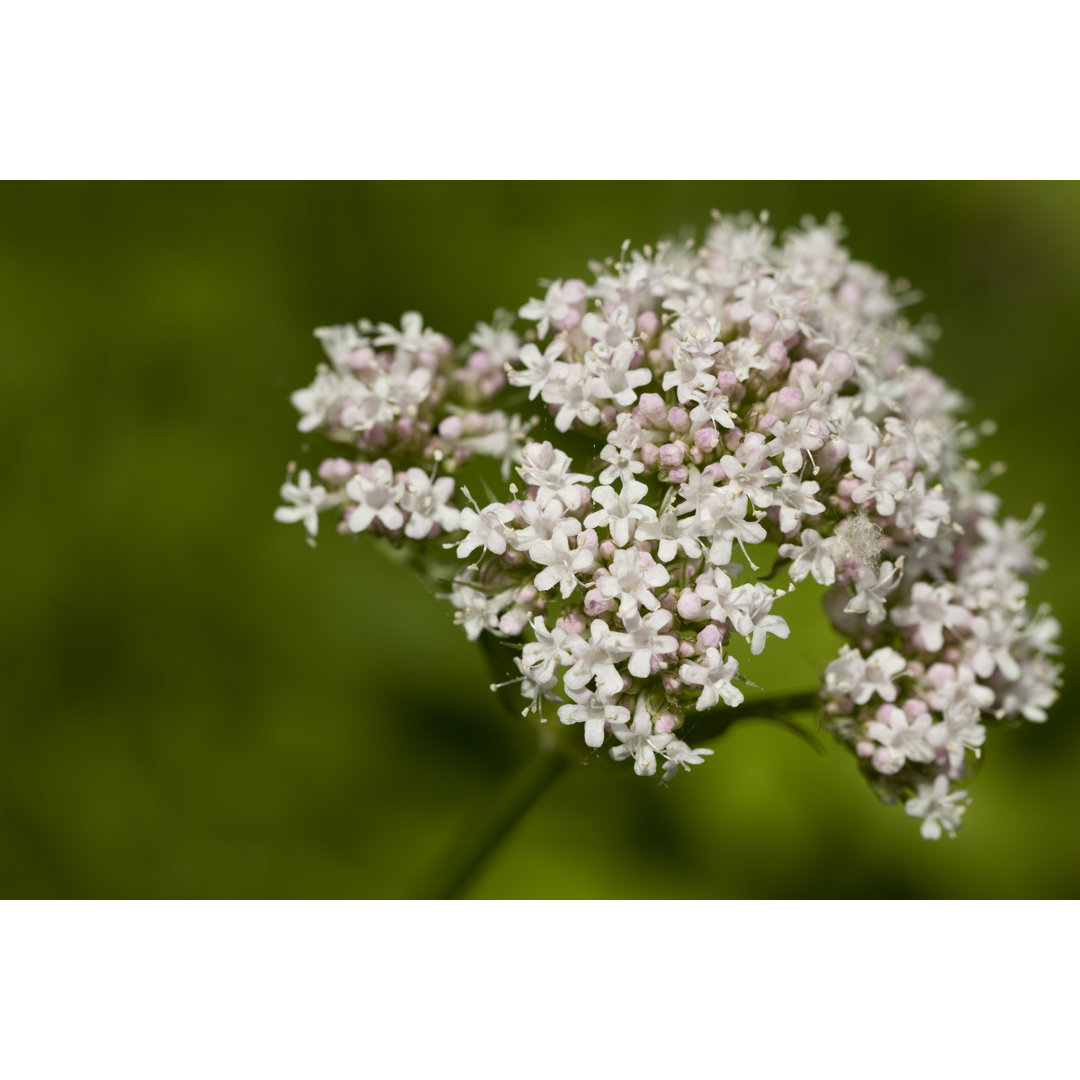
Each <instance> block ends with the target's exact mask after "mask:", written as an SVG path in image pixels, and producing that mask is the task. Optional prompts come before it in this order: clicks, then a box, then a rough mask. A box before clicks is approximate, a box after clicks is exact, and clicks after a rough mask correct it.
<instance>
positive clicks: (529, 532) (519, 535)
mask: <svg viewBox="0 0 1080 1080" xmlns="http://www.w3.org/2000/svg"><path fill="white" fill-rule="evenodd" d="M517 509H518V513H519V514H520V515H521V517H522V518H523V519H524V521H525V527H524V528H522V529H517V530H515V532H514V534H513V536H512V537H510V543H511V545H512V546H513V547H515V548H517V550H518V551H524V552H526V553H528V552H530V551H532V548H533V545H534V544H535V543H537V542H538V541H540V540H550V539H552V537H554V536H555V534H556V533H562V535H563V536H565V537H567V538H569V537H571V536H576V535H577V534H578V533H579V532H581V522H580V521H578V519H577V518H576V517H570V516H569V515H568V514H567V512H566V507H565V506H563V503H562V500H561V499H558V498H555V497H551V498H549V499H548V500H547V502H544V503H539V502H533V500H532V499H526V500H524V501H522V502H519V503H518V504H517ZM533 561H534V562H535V561H536V560H535V559H534V560H533Z"/></svg>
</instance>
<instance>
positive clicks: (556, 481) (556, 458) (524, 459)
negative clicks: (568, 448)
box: [518, 442, 592, 502]
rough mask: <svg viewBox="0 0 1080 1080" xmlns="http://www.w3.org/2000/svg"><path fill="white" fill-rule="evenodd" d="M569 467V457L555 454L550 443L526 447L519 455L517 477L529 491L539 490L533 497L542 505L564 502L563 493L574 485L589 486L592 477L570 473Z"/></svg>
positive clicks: (561, 452) (560, 451) (556, 452)
mask: <svg viewBox="0 0 1080 1080" xmlns="http://www.w3.org/2000/svg"><path fill="white" fill-rule="evenodd" d="M571 464H572V463H571V461H570V457H569V455H567V454H564V453H563V451H562V450H556V449H555V447H553V446H552V445H551V443H550V442H542V443H529V444H527V445H526V446H525V447H524V449H522V451H521V465H520V466H519V467H518V474H519V475H520V476H521V479H522V480H524V481H525V483H526V484H528V485H529V486H530V487H536V488H539V491H538V493H537V496H536V497H537V500H538V501H539V502H543V501H544V500H545V498H550V497H552V496H554V497H555V498H563V493H564V492H565V491H566V490H567V489H568V488H570V487H573V485H574V484H588V483H591V482H592V477H591V476H586V475H585V474H584V473H575V472H571V471H570V466H571ZM564 501H565V500H564Z"/></svg>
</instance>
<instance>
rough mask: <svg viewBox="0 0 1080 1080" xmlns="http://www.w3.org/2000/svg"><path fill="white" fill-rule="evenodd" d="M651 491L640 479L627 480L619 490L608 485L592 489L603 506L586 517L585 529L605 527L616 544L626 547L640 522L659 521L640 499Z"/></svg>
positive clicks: (653, 511)
mask: <svg viewBox="0 0 1080 1080" xmlns="http://www.w3.org/2000/svg"><path fill="white" fill-rule="evenodd" d="M648 494H649V489H648V487H647V486H646V485H645V484H642V483H639V482H638V481H637V480H629V481H625V480H624V481H623V485H622V491H621V492H619V493H616V491H615V489H614V488H610V487H606V486H605V487H596V488H593V493H592V497H593V502H596V503H599V504H600V506H601V508H602V509H600V510H597V511H595V512H594V513H592V514H590V515H589V516H588V517H587V518H586V519H585V528H586V529H595V528H603V527H605V526H606V527H607V528H608V530H609V531H610V532H611V539H612V540H614V541H615V543H616V545H618V546H619V547H626V545H627V544H629V543H630V538H631V537H632V536H633V535H634V528H635V526H636V523H637V522H642V521H655V520H656V511H655V510H654V509H653V508H652V507H651V506H649V504H648V503H644V502H642V501H641V500H642V499H643V498H645V496H646V495H648Z"/></svg>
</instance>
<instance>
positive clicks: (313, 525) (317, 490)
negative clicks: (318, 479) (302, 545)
mask: <svg viewBox="0 0 1080 1080" xmlns="http://www.w3.org/2000/svg"><path fill="white" fill-rule="evenodd" d="M296 479H297V483H295V484H293V483H291V482H288V481H287V482H286V483H284V484H282V485H281V497H282V498H283V499H284V500H285V501H286V502H287V503H292V505H291V506H279V507H278V508H277V509H276V510H275V511H274V520H275V521H283V522H285V523H286V524H292V523H293V522H296V521H302V522H303V523H304V528H305V529H307V531H308V533H309V534H310V535H311V536H315V535H317V534H318V531H319V511H320V510H325V509H326V508H327V507H328V506H334V505H336V503H337V502H339V501H340V500H338V499H335V498H333V497H332V496H328V495H327V493H326V488H324V487H320V486H319V485H318V484H316V485H315V486H314V487H312V486H311V473H309V472H308V471H307V469H301V470H300V472H299V474H298V476H297V478H296Z"/></svg>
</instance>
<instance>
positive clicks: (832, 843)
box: [0, 183, 1080, 898]
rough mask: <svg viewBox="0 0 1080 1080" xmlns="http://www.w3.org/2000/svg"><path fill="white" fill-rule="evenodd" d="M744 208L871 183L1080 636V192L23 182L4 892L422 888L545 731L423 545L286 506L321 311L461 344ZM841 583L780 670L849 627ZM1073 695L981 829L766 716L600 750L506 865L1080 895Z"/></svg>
mask: <svg viewBox="0 0 1080 1080" xmlns="http://www.w3.org/2000/svg"><path fill="white" fill-rule="evenodd" d="M713 207H717V208H720V209H722V210H741V209H750V210H754V211H757V210H760V209H768V210H770V211H771V214H772V221H773V223H774V224H775V225H778V226H780V227H785V226H788V225H794V224H796V223H797V222H798V220H799V218H800V217H801V216H802V215H803V214H805V213H812V214H815V215H817V216H818V217H823V216H824V215H825V214H827V213H828V212H830V211H834V210H835V211H839V212H841V213H842V214H843V216H844V219H845V222H846V224H847V226H848V229H849V236H848V240H847V243H848V245H849V246H850V247H851V249H852V251H853V253H854V254H855V256H856V257H858V258H862V259H865V260H867V261H870V262H872V263H874V264H876V265H878V266H879V267H881V268H882V269H884V270H886V271H887V272H888V273H890V274H891V275H892V276H894V277H906V278H907V279H908V280H910V281H911V282H912V283H913V284H914V285H915V286H916V287H917V288H919V289H921V290H923V292H924V293H925V296H926V300H925V302H924V303H923V304H922V305H921V307H920V309H919V310H925V311H930V312H933V313H935V314H936V316H937V318H938V321H939V322H940V324H941V327H942V329H943V336H942V339H941V341H940V342H939V344H938V346H937V349H936V355H935V360H934V366H935V367H936V368H937V370H939V371H941V372H943V373H944V374H945V375H946V376H947V377H948V378H949V379H950V380H952V381H953V382H954V383H955V384H956V385H957V386H958V387H959V388H960V389H961V390H963V391H964V392H965V393H966V394H967V395H968V397H969V398H970V399H972V401H973V402H974V409H973V410H972V414H971V416H972V419H973V420H981V419H984V418H988V417H992V418H993V419H995V420H996V421H997V424H998V432H997V434H996V435H995V436H993V437H991V438H989V439H987V440H986V441H985V443H984V445H983V449H982V451H981V453H980V457H981V458H982V460H984V461H985V462H989V461H991V460H993V459H995V458H1001V459H1003V460H1005V461H1006V462H1007V463H1008V465H1009V469H1008V471H1007V472H1006V473H1005V475H1004V476H1002V477H1001V478H1000V479H999V480H997V481H995V490H996V491H997V492H999V493H1000V494H1001V496H1002V497H1003V499H1004V504H1005V508H1006V510H1007V511H1008V512H1010V513H1012V514H1014V515H1017V516H1025V515H1026V514H1027V513H1028V511H1029V509H1030V508H1031V506H1032V504H1033V503H1035V502H1038V501H1042V502H1045V503H1046V506H1047V512H1046V516H1045V518H1044V519H1043V522H1042V525H1041V529H1042V531H1044V532H1045V534H1046V540H1045V542H1044V544H1043V546H1042V548H1041V549H1040V550H1041V554H1042V555H1043V556H1045V557H1046V558H1047V559H1048V561H1049V563H1050V568H1049V570H1048V571H1047V572H1046V573H1045V574H1044V575H1043V576H1042V577H1041V578H1040V579H1038V580H1037V582H1036V584H1035V586H1034V590H1033V596H1034V599H1035V600H1036V601H1043V600H1045V601H1049V602H1051V603H1052V604H1053V605H1054V608H1055V610H1056V613H1057V615H1058V617H1059V618H1060V620H1061V622H1062V624H1063V627H1064V642H1065V645H1066V646H1067V647H1068V645H1069V644H1070V642H1071V641H1072V640H1074V639H1075V634H1076V630H1077V621H1078V619H1080V582H1078V574H1077V560H1076V558H1075V555H1074V549H1075V545H1076V534H1075V531H1074V530H1075V528H1076V525H1077V518H1078V514H1077V511H1076V498H1077V486H1078V485H1077V469H1078V465H1077V461H1078V456H1077V449H1078V446H1080V425H1078V422H1077V419H1076V417H1077V407H1078V402H1080V396H1078V391H1080V374H1078V373H1080V347H1078V337H1077V333H1076V327H1075V320H1076V313H1077V310H1078V308H1077V305H1078V297H1080V185H1076V184H1035V185H1031V184H985V183H970V184H968V183H963V184H960V183H950V184H936V183H935V184H832V183H829V184H818V183H811V184H806V183H715V184H667V183H664V184H638V183H619V184H606V183H605V184H595V183H592V184H578V183H574V184H556V185H552V184H532V183H523V184H502V183H499V184H476V185H473V184H414V183H409V184H404V183H402V184H386V183H377V184H359V185H352V184H330V185H307V184H299V185H296V184H252V185H248V184H241V185H235V184H202V185H189V184H126V185H107V184H106V185H103V184H56V185H54V184H39V185H20V184H9V185H5V186H3V187H0V358H2V362H0V444H2V446H3V454H2V457H0V460H2V461H3V473H2V475H3V492H2V498H0V519H2V520H0V545H2V555H3V563H2V565H3V567H4V573H3V586H2V595H3V619H2V621H0V656H2V670H3V695H2V701H3V706H2V710H0V711H2V716H0V894H2V895H3V896H8V897H20V896H31V897H54V896H55V897H294V896H295V897H323V896H343V897H402V896H409V895H413V894H414V892H415V889H416V888H417V882H418V881H420V880H422V878H423V876H424V872H425V869H426V868H427V867H430V866H431V865H432V863H433V861H434V860H437V859H438V858H439V855H440V852H442V851H444V850H445V848H446V846H447V845H448V844H449V843H452V842H453V840H454V837H455V834H456V833H458V831H459V830H461V829H463V828H465V829H467V828H468V827H469V822H470V821H471V820H473V817H474V815H476V814H478V813H480V812H482V809H483V807H484V806H485V805H486V804H487V803H488V802H490V800H491V798H492V796H493V793H494V792H495V791H496V790H497V789H498V788H499V786H500V784H502V783H503V782H505V780H506V778H507V777H508V776H510V775H511V774H513V772H514V771H515V770H516V769H517V768H518V767H519V766H520V765H521V763H522V762H524V761H525V760H526V759H527V758H528V757H529V756H530V755H531V754H532V753H533V752H534V736H533V733H532V731H531V729H530V728H529V727H528V726H527V725H526V724H525V722H524V721H520V722H519V721H515V720H513V719H509V718H507V717H506V716H505V715H504V714H503V713H502V712H501V711H500V708H499V706H498V703H497V702H496V700H495V698H494V696H493V695H491V694H490V693H489V692H488V690H487V684H488V682H489V678H490V677H489V675H488V672H487V669H486V667H485V663H484V660H483V657H482V656H481V655H480V653H479V651H478V650H477V649H476V648H475V647H474V646H470V645H469V644H468V643H467V642H466V640H465V638H464V635H463V634H461V633H460V631H459V630H458V629H457V628H455V627H454V625H453V624H452V622H451V618H450V614H449V612H448V609H447V608H446V607H445V606H444V605H443V604H442V603H440V602H439V601H438V600H437V599H435V598H434V597H433V596H432V595H431V594H430V593H429V592H428V591H426V590H425V588H424V587H423V586H422V585H421V583H420V582H419V581H417V580H415V579H413V578H412V577H411V576H410V575H409V573H408V572H407V571H406V570H404V569H402V568H400V567H398V566H396V565H394V564H393V563H391V562H389V561H388V560H386V559H385V558H384V557H383V556H382V555H381V554H380V553H379V552H378V551H377V550H376V549H375V548H374V547H373V546H372V545H371V544H370V543H369V542H367V540H366V538H363V537H361V538H360V539H359V540H358V541H356V542H350V541H348V540H344V539H340V538H336V537H334V536H332V535H331V536H326V537H324V538H323V539H322V540H321V541H320V543H319V545H318V547H317V548H316V549H315V550H311V549H309V548H308V547H307V546H306V545H305V543H304V541H303V534H302V531H301V530H300V529H299V528H298V527H284V526H280V525H276V524H275V523H274V522H273V521H272V519H271V514H272V511H273V509H274V507H275V506H276V505H277V504H278V499H277V492H278V487H279V486H280V484H281V483H282V481H283V479H284V471H285V465H286V463H287V462H288V461H289V460H290V459H294V458H298V457H300V458H301V459H302V458H303V447H304V444H305V442H306V437H305V436H302V435H301V434H300V433H298V432H297V431H296V429H295V415H294V412H293V410H292V408H291V407H290V405H289V402H288V394H289V392H290V391H291V390H293V389H295V388H297V387H299V386H302V385H306V383H307V382H309V381H310V379H311V377H312V374H313V371H314V367H315V365H316V363H317V362H318V361H319V359H320V351H319V348H318V345H317V343H316V341H315V340H314V339H313V338H312V336H311V331H312V328H313V327H315V326H319V325H323V324H327V323H335V322H345V321H348V320H351V319H356V318H358V317H360V316H364V315H366V316H370V317H372V318H374V319H376V320H388V321H396V320H397V319H398V318H399V317H400V315H401V313H402V312H403V311H406V310H410V309H416V310H419V311H421V312H422V313H423V314H424V316H425V318H426V320H427V321H428V322H429V323H430V324H432V325H434V326H435V327H436V328H437V329H439V330H441V331H443V332H444V333H447V334H448V335H450V336H451V337H452V338H454V339H455V340H458V341H460V340H462V339H463V338H464V336H465V335H467V334H468V333H469V332H470V331H471V330H472V328H473V326H474V324H475V323H476V321H477V320H479V319H488V318H489V317H490V316H491V314H492V312H493V311H494V309H495V308H497V307H500V306H505V307H510V308H515V309H516V308H517V307H518V306H519V305H520V304H521V303H523V302H524V301H525V300H526V299H528V298H529V297H530V296H532V295H538V293H537V285H536V281H537V279H538V278H541V277H545V278H556V277H566V276H576V275H579V274H582V273H584V271H585V266H586V262H587V261H588V260H590V259H593V258H602V257H604V256H607V255H609V254H615V253H616V252H617V251H618V249H619V245H620V244H621V243H622V241H623V240H624V239H625V238H627V237H629V238H631V239H632V240H633V241H634V243H635V244H641V243H646V242H650V241H655V240H656V239H658V238H659V237H661V236H663V235H673V234H679V233H680V232H681V231H682V230H683V229H684V228H686V227H689V228H690V229H691V230H694V231H696V232H697V233H698V234H699V235H700V234H701V232H702V230H703V229H704V228H705V226H706V224H707V222H708V216H709V211H710V209H711V208H713ZM810 600H811V602H810V604H809V606H807V605H806V604H804V605H803V608H800V610H799V611H798V613H797V614H798V625H797V627H796V629H797V630H799V631H801V632H796V633H794V634H793V636H792V638H791V639H790V640H789V641H788V642H776V643H770V648H769V651H768V654H767V655H772V657H773V660H772V664H773V667H772V668H771V669H770V672H769V675H770V678H771V679H772V682H771V684H770V689H777V690H780V689H788V688H801V687H804V686H808V685H813V683H814V681H815V678H816V675H817V674H818V673H819V672H820V670H821V667H822V665H823V663H824V662H825V660H826V659H827V658H828V657H829V656H830V655H831V654H832V650H833V642H832V640H831V638H830V637H829V634H828V633H827V632H826V631H825V629H824V620H823V618H822V617H820V616H819V615H818V614H817V612H816V611H815V610H814V602H813V598H812V597H811V598H810ZM1066 662H1067V657H1066ZM1072 685H1075V684H1072ZM1072 685H1071V684H1070V680H1069V671H1068V669H1067V670H1066V684H1065V689H1064V693H1063V696H1062V698H1061V700H1060V702H1059V703H1058V705H1057V706H1056V707H1055V708H1054V709H1053V711H1052V715H1051V719H1050V722H1049V723H1047V724H1045V725H1041V726H1040V725H1032V724H1029V725H1026V726H1024V727H1022V728H1019V729H1017V730H997V731H994V732H993V733H992V734H991V738H990V739H989V743H988V747H987V749H986V752H985V754H984V758H983V762H982V765H981V767H980V768H979V770H978V773H977V775H976V776H975V777H974V778H973V779H972V780H971V782H970V784H969V785H968V787H969V790H970V791H971V792H972V794H973V796H974V800H975V801H974V805H973V807H972V808H971V810H970V812H969V813H968V816H967V819H966V821H965V824H964V828H963V830H962V831H961V834H960V837H959V838H958V839H957V840H956V841H954V842H951V843H949V842H946V841H941V842H939V843H936V844H934V843H926V842H924V841H922V840H921V839H920V837H919V835H918V829H917V827H916V824H915V823H914V822H912V821H911V820H910V819H908V818H906V817H905V815H904V814H903V812H902V810H900V809H898V808H887V807H884V806H882V805H880V804H879V803H878V802H877V801H876V799H875V797H874V796H873V795H872V794H871V793H870V791H869V789H868V788H867V787H866V785H865V784H864V782H863V780H862V779H861V778H860V777H859V776H858V775H857V773H856V770H855V768H854V765H853V763H852V761H851V760H850V759H849V758H848V757H847V755H846V754H845V753H844V752H843V751H841V750H840V748H838V747H834V746H828V747H827V748H826V752H825V754H824V755H823V756H818V755H815V754H814V753H813V752H812V751H811V750H809V749H808V748H807V746H806V745H805V744H804V743H802V742H800V741H799V740H798V739H796V738H794V737H793V736H792V735H791V733H790V732H788V731H786V730H784V729H783V728H781V727H779V726H776V725H770V724H766V723H745V724H740V725H736V727H735V728H733V729H732V730H731V731H730V732H729V733H728V734H727V735H726V736H725V737H724V738H723V739H722V740H721V741H719V742H717V743H716V744H715V745H714V748H715V750H716V754H715V756H714V757H713V758H712V759H711V760H710V761H709V763H708V764H707V765H706V766H705V767H703V768H701V769H700V770H698V772H697V774H696V775H692V776H685V775H683V776H680V777H679V778H677V779H676V780H675V781H674V782H673V783H672V784H671V785H670V786H668V787H661V786H660V785H658V784H657V783H655V782H650V781H644V780H640V779H639V778H637V777H635V776H634V775H633V773H632V771H631V770H630V769H629V768H625V767H623V768H618V767H614V766H612V767H608V766H606V765H605V763H604V762H603V761H602V760H596V761H593V762H592V763H591V764H590V765H589V766H587V767H580V768H574V769H572V770H571V771H570V772H569V773H567V774H566V775H564V776H563V777H562V778H561V779H560V780H559V781H558V783H557V785H556V786H555V787H554V788H553V789H552V790H550V791H549V792H548V793H547V794H546V795H545V797H544V799H543V800H542V801H541V802H540V803H539V804H538V805H537V806H535V807H534V808H533V810H532V812H531V813H530V814H529V815H528V817H527V818H526V819H525V820H524V821H523V822H522V823H521V824H520V826H519V827H518V829H517V830H516V831H515V832H514V833H513V834H512V835H511V836H510V838H509V839H508V840H507V841H506V843H505V844H504V846H503V847H502V849H501V850H500V851H499V852H498V854H497V855H496V856H495V857H494V858H493V859H492V860H491V862H490V863H489V864H488V865H487V867H486V868H485V870H484V872H483V873H482V874H481V876H480V877H479V878H477V880H476V881H475V883H474V885H473V887H472V889H471V891H470V893H469V895H472V896H481V897H655V898H666V897H673V898H674V897H764V896H770V897H899V898H918V897H1074V896H1076V895H1077V893H1078V891H1080V858H1078V841H1077V832H1078V826H1080V783H1078V779H1077V778H1078V775H1080V727H1078V725H1077V722H1076V716H1075V713H1076V711H1077V696H1076V692H1075V690H1073V689H1072Z"/></svg>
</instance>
